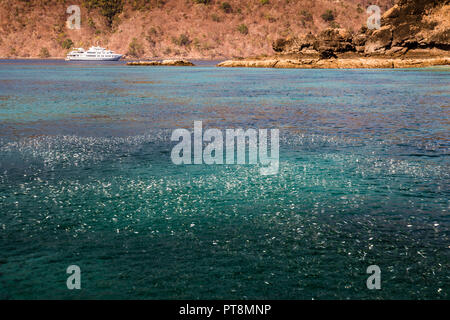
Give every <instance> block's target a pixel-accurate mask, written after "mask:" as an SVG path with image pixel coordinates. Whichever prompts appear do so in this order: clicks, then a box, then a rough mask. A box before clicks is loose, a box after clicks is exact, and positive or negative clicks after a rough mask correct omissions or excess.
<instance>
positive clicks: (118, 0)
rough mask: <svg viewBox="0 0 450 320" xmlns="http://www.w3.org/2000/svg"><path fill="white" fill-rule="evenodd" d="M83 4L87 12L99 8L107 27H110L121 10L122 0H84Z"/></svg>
mask: <svg viewBox="0 0 450 320" xmlns="http://www.w3.org/2000/svg"><path fill="white" fill-rule="evenodd" d="M83 3H84V6H85V7H86V8H88V9H89V10H91V9H96V8H99V9H100V13H101V15H102V16H104V17H105V18H106V21H107V23H108V26H111V25H112V23H113V21H114V18H115V17H116V16H117V15H118V14H119V13H121V12H122V10H123V2H122V0H84V2H83Z"/></svg>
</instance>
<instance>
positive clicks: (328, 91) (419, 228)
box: [0, 61, 450, 299]
mask: <svg viewBox="0 0 450 320" xmlns="http://www.w3.org/2000/svg"><path fill="white" fill-rule="evenodd" d="M449 79H450V70H449V69H448V68H443V67H435V68H430V69H423V70H419V69H410V70H271V69H239V68H237V69H220V68H214V67H213V66H208V64H207V63H204V64H203V65H202V66H200V67H194V68H184V67H177V68H170V67H153V68H152V67H127V66H125V65H123V64H121V63H106V64H99V63H93V64H80V63H72V64H70V63H65V62H58V61H53V62H52V61H50V62H39V61H13V62H11V61H2V62H1V63H0V298H2V299H16V298H126V299H127V298H138V299H140V298H148V299H160V298H168V299H186V298H187V299H198V298H202V299H222V298H226V299H262V298H271V299H312V298H314V299H329V298H338V299H347V298H353V299H359V298H375V299H378V298H389V299H391V298H405V299H409V298H425V299H428V298H441V299H448V298H449V288H450V285H449V284H450V273H449V266H450V259H449V252H450V250H449V249H450V241H449V227H450V219H449V195H450V188H449V187H450V171H449V158H448V156H449V147H450V133H449V132H450V130H449V125H450V121H449V113H450V94H449V92H450V90H449V89H450V87H449ZM194 120H202V121H203V125H204V126H205V127H209V128H219V129H226V128H244V129H248V128H255V129H261V128H268V129H271V128H277V129H279V130H280V171H279V174H277V175H273V176H262V175H261V174H260V173H259V166H257V165H256V166H255V165H191V166H187V165H183V166H176V165H174V164H173V163H172V161H171V158H170V153H171V150H172V148H173V146H174V145H175V143H174V142H171V141H170V135H171V132H172V131H173V130H174V129H176V128H187V129H192V127H193V121H194ZM72 264H75V265H78V266H80V268H81V275H82V289H81V290H74V291H70V290H68V289H67V287H66V279H67V276H68V275H67V274H66V268H67V267H68V266H69V265H72ZM372 264H375V265H378V266H379V267H380V268H381V272H382V273H381V279H382V290H368V289H367V287H366V279H367V277H368V276H369V275H368V274H366V269H367V267H368V266H369V265H372Z"/></svg>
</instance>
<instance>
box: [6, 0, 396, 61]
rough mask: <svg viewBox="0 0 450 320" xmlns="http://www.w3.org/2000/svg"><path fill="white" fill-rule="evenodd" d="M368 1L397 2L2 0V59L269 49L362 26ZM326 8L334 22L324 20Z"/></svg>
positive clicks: (227, 54) (208, 54) (213, 55)
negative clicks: (92, 50)
mask: <svg viewBox="0 0 450 320" xmlns="http://www.w3.org/2000/svg"><path fill="white" fill-rule="evenodd" d="M202 2H205V3H206V4H204V3H202ZM73 4H77V5H79V6H80V8H81V29H80V30H70V29H68V28H67V27H66V25H65V22H66V20H67V17H68V16H69V14H67V13H66V9H67V7H68V6H69V5H73ZM113 4H115V5H117V6H116V8H114V6H113ZM369 4H378V5H379V6H380V7H381V9H382V13H383V12H385V11H386V10H387V9H388V8H390V7H391V6H392V5H393V1H392V0H372V1H370V3H369V1H367V0H354V1H350V0H248V1H239V0H227V1H217V0H209V1H208V0H165V1H164V0H109V1H108V0H73V1H65V0H29V1H25V0H0V57H25V58H31V57H39V56H41V57H46V56H48V57H59V58H62V57H64V56H65V55H66V53H67V51H68V49H67V48H68V47H69V46H70V45H71V44H72V47H81V46H82V47H85V48H86V47H88V46H90V45H95V44H98V45H101V46H105V47H107V48H109V49H112V50H115V51H116V52H119V53H127V54H128V56H129V57H133V56H135V57H139V58H142V57H148V58H162V57H164V58H190V59H220V58H232V57H244V56H251V55H263V54H271V53H272V52H273V51H272V46H271V44H272V42H273V41H274V40H275V39H278V38H280V37H290V36H294V35H299V34H306V33H308V32H312V33H315V34H316V33H318V32H320V31H321V30H323V29H325V28H327V27H329V26H330V25H331V26H332V27H338V26H340V27H343V28H347V29H349V30H355V31H356V30H358V29H359V28H360V27H361V25H362V24H364V23H365V21H366V20H367V17H368V15H367V13H366V7H367V6H368V5H369ZM327 10H331V12H332V16H334V20H333V21H325V20H324V18H322V15H323V14H324V13H325V12H326V11H327Z"/></svg>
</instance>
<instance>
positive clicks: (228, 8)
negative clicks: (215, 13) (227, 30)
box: [220, 2, 233, 13]
mask: <svg viewBox="0 0 450 320" xmlns="http://www.w3.org/2000/svg"><path fill="white" fill-rule="evenodd" d="M220 8H221V9H222V10H223V11H224V12H226V13H231V12H232V11H233V8H232V7H231V4H229V3H228V2H222V3H221V5H220Z"/></svg>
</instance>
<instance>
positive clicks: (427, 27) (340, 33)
mask: <svg viewBox="0 0 450 320" xmlns="http://www.w3.org/2000/svg"><path fill="white" fill-rule="evenodd" d="M449 14H450V0H398V1H397V4H395V5H394V6H393V7H392V8H391V9H389V10H388V11H386V12H385V13H384V14H383V16H382V17H381V24H380V25H379V27H378V28H376V29H373V30H369V29H368V28H367V27H362V28H361V29H360V30H359V31H358V32H357V33H352V32H350V31H349V30H346V29H341V28H328V29H325V30H323V31H322V32H320V33H319V34H317V35H313V34H311V33H309V34H306V35H299V36H296V37H291V38H280V39H277V40H276V41H274V42H273V43H272V48H273V50H274V51H275V54H274V55H273V56H271V57H259V58H246V59H234V60H228V61H224V62H222V63H220V64H218V66H219V67H254V68H304V69H325V68H327V69H328V68H332V69H334V68H336V69H343V68H419V67H429V66H436V65H449V64H450V20H449V19H448V16H449Z"/></svg>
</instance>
